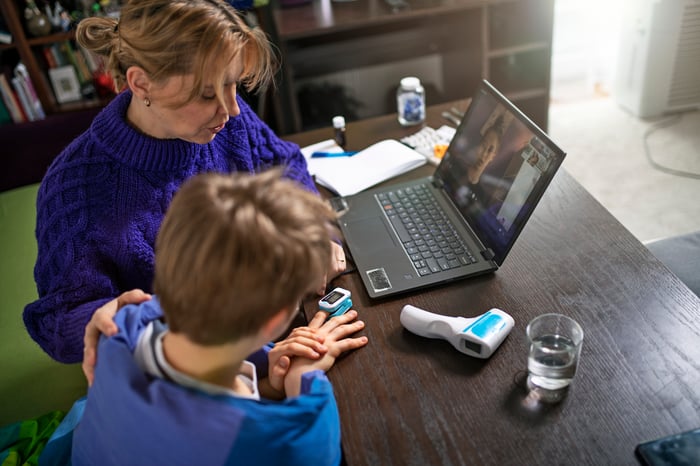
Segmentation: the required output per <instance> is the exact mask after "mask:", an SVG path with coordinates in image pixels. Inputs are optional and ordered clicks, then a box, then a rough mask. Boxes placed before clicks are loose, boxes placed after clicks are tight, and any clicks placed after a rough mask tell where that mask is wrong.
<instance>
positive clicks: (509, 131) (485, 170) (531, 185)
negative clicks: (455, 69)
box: [435, 81, 565, 266]
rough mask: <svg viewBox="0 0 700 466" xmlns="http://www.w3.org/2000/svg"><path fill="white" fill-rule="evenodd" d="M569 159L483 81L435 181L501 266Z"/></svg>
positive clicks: (439, 168)
mask: <svg viewBox="0 0 700 466" xmlns="http://www.w3.org/2000/svg"><path fill="white" fill-rule="evenodd" d="M564 156H565V154H564V152H563V151H562V150H561V149H559V147H557V146H556V145H555V144H554V143H553V142H552V141H551V140H550V139H549V138H548V137H547V135H546V134H545V133H544V132H543V131H542V130H541V129H539V128H538V127H537V126H536V125H535V124H534V123H533V122H532V121H530V120H529V119H528V118H527V117H526V116H525V115H524V114H523V113H522V112H520V110H518V109H517V108H516V107H515V106H514V105H513V104H512V103H511V102H510V101H508V99H506V98H505V97H504V96H503V95H501V94H500V93H499V92H498V91H497V90H496V89H494V88H493V86H491V84H489V83H488V82H487V81H483V82H482V83H481V85H480V86H479V89H478V90H477V92H476V94H475V96H474V98H473V99H472V103H471V105H470V106H469V109H468V111H467V114H466V115H465V116H464V118H463V119H462V122H461V124H460V126H459V128H458V129H457V132H456V134H455V136H454V138H453V139H452V142H451V143H450V147H449V148H448V149H447V152H446V153H445V156H444V157H443V160H442V162H441V163H440V165H439V166H438V168H437V170H436V172H435V179H436V181H437V182H438V183H441V184H442V186H443V187H444V189H445V191H446V192H447V194H448V196H449V197H450V198H451V200H452V202H453V203H454V204H455V206H456V207H457V208H458V209H459V210H460V212H462V215H463V216H464V217H465V218H466V219H467V221H468V222H469V225H470V226H471V227H472V229H473V230H474V231H475V233H476V234H477V235H478V237H479V239H480V241H481V242H482V243H483V244H484V246H485V247H486V248H487V254H488V255H492V256H493V260H494V261H495V262H496V263H497V264H498V265H499V266H500V265H501V264H502V263H503V260H504V259H505V257H506V255H507V254H508V251H510V249H511V247H512V246H513V243H515V240H516V239H517V237H518V235H519V233H520V231H521V230H522V229H523V227H524V226H525V223H526V221H527V219H528V218H529V217H530V214H532V211H533V210H534V209H535V207H536V205H537V203H538V202H539V200H540V198H541V197H542V194H543V193H544V191H545V189H546V188H547V186H548V185H549V183H550V182H551V181H552V178H553V177H554V174H555V173H556V171H557V169H558V168H559V166H560V165H561V163H562V161H563V160H564ZM489 249H490V251H488V250H489Z"/></svg>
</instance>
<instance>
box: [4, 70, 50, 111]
mask: <svg viewBox="0 0 700 466" xmlns="http://www.w3.org/2000/svg"><path fill="white" fill-rule="evenodd" d="M12 82H13V85H15V87H16V88H17V94H18V95H20V100H22V97H23V96H24V99H25V100H26V107H25V109H24V113H25V114H26V115H27V117H28V118H29V120H30V121H36V120H43V119H44V118H46V113H44V107H43V106H42V105H41V101H40V100H39V96H38V95H37V93H36V89H35V88H34V83H32V79H31V78H30V77H29V72H28V71H27V67H26V66H24V63H22V62H19V63H18V64H17V66H16V67H15V77H14V78H12ZM15 82H16V84H15Z"/></svg>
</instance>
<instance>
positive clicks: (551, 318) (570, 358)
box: [525, 314, 583, 403]
mask: <svg viewBox="0 0 700 466" xmlns="http://www.w3.org/2000/svg"><path fill="white" fill-rule="evenodd" d="M525 333H526V334H527V340H528V344H529V353H528V358H527V371H528V376H527V387H528V389H529V390H530V394H532V395H534V396H535V397H536V398H538V399H539V400H541V401H543V402H552V403H553V402H558V401H561V400H562V399H563V398H564V396H566V394H567V392H568V390H569V385H570V384H571V381H572V380H573V378H574V375H575V374H576V367H577V365H578V360H579V355H580V353H581V346H582V344H583V330H582V329H581V326H580V325H579V324H578V322H576V321H575V320H574V319H572V318H570V317H567V316H565V315H562V314H542V315H540V316H538V317H536V318H534V319H533V320H531V321H530V323H529V324H528V326H527V329H526V330H525Z"/></svg>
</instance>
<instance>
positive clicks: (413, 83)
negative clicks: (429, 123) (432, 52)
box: [396, 76, 425, 126]
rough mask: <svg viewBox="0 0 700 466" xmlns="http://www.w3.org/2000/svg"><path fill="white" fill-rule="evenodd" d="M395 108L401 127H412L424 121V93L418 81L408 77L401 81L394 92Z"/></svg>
mask: <svg viewBox="0 0 700 466" xmlns="http://www.w3.org/2000/svg"><path fill="white" fill-rule="evenodd" d="M396 106H397V109H398V112H399V123H400V124H401V126H413V125H417V124H420V123H423V121H424V120H425V91H424V90H423V86H422V85H421V83H420V79H418V78H416V77H413V76H409V77H406V78H403V79H401V83H400V85H399V88H398V90H397V91H396Z"/></svg>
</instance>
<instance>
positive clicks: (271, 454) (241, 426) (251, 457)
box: [72, 298, 341, 466]
mask: <svg viewBox="0 0 700 466" xmlns="http://www.w3.org/2000/svg"><path fill="white" fill-rule="evenodd" d="M161 317H162V311H161V309H160V306H159V303H158V300H157V298H153V299H151V300H150V301H147V302H145V303H142V304H139V305H130V306H126V307H124V308H123V309H122V310H120V311H119V312H118V313H117V315H116V317H115V322H116V324H117V326H118V327H119V329H120V331H119V333H118V334H117V335H115V336H113V337H111V338H103V339H102V340H101V341H100V344H99V347H98V364H97V366H96V368H95V382H94V383H93V385H92V387H91V388H90V390H89V392H88V400H87V405H86V408H85V412H84V414H83V418H82V420H81V421H80V424H79V425H78V427H77V428H76V429H75V432H74V436H73V453H72V461H73V464H74V465H80V464H120V465H122V464H207V465H215V464H238V465H241V464H255V465H267V464H270V465H272V464H274V465H280V464H289V465H297V464H298V465H309V464H313V465H314V466H317V465H337V464H339V463H340V459H341V451H340V422H339V417H338V409H337V405H336V402H335V397H334V395H333V388H332V386H331V384H330V382H329V381H328V379H327V378H326V376H325V374H324V373H323V371H314V372H310V373H307V374H305V375H304V376H303V378H302V387H301V388H302V390H301V395H300V396H299V397H296V398H291V399H287V400H284V401H271V400H265V399H262V400H260V401H256V400H250V399H244V398H236V397H232V396H225V395H216V396H214V395H209V394H206V393H204V392H201V391H198V390H193V389H189V388H185V387H182V386H180V385H177V384H174V383H172V382H169V381H166V380H163V379H160V378H157V377H153V376H151V375H149V374H146V373H144V372H143V371H142V370H141V369H140V368H139V367H138V366H137V364H136V362H135V359H134V356H133V351H134V348H135V347H136V343H137V341H138V338H139V335H140V334H141V332H142V331H143V329H144V328H145V327H146V326H147V325H148V323H149V322H151V321H152V320H155V319H159V318H161ZM267 351H269V348H263V349H261V350H260V351H258V352H256V353H255V354H254V355H251V357H250V358H248V359H249V360H250V361H251V362H254V363H255V364H256V367H257V369H258V375H259V376H262V377H266V376H267Z"/></svg>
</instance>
